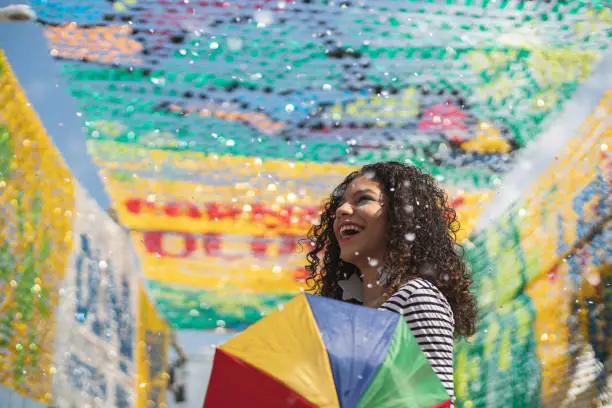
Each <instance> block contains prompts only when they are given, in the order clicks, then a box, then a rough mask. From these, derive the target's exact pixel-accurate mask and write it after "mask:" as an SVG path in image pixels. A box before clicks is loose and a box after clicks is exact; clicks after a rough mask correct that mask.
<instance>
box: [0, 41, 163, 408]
mask: <svg viewBox="0 0 612 408" xmlns="http://www.w3.org/2000/svg"><path fill="white" fill-rule="evenodd" d="M0 105H1V106H2V107H3V110H2V112H1V114H0V226H1V228H0V384H2V385H3V386H5V387H8V388H9V389H11V390H13V391H16V392H18V393H19V394H21V395H23V396H24V397H27V398H28V399H29V400H34V401H38V402H40V403H43V404H45V405H49V406H57V407H81V406H84V402H85V401H96V406H98V407H101V408H102V407H103V408H110V407H113V408H115V407H117V408H132V407H134V408H139V407H162V406H165V387H166V382H167V376H166V374H165V373H166V367H167V360H168V347H169V344H170V335H171V334H170V330H169V327H168V324H167V322H166V321H165V320H163V319H162V318H160V316H159V315H158V313H157V311H156V310H155V309H154V308H153V306H151V304H150V301H149V300H148V299H147V296H148V294H145V293H144V288H145V285H144V282H143V280H142V278H141V276H140V273H139V270H138V268H139V267H138V263H137V258H136V255H135V251H134V249H133V247H132V244H131V241H130V236H129V232H127V231H125V230H124V229H123V228H122V227H120V226H119V225H118V224H117V223H116V222H114V221H113V220H112V219H111V217H110V216H109V215H108V214H107V213H106V212H105V211H103V210H102V209H101V208H100V207H99V206H98V205H97V204H96V203H95V201H94V200H93V199H92V198H91V197H90V196H89V195H88V194H87V192H86V191H85V190H84V189H83V188H82V187H81V186H80V185H79V184H78V183H77V182H76V180H75V178H74V177H73V175H72V174H71V172H70V171H69V169H68V167H67V166H66V164H65V162H64V160H63V158H62V156H61V154H60V152H58V150H57V149H56V147H55V146H54V145H53V143H52V141H51V139H50V138H49V136H48V135H47V133H46V131H45V129H44V128H43V125H42V123H41V121H40V120H39V118H38V117H37V115H36V113H35V112H34V110H33V109H32V105H31V104H30V103H29V102H28V100H27V98H26V97H25V95H24V92H23V90H22V89H21V87H20V85H19V83H18V81H17V79H16V77H15V75H14V74H13V72H12V69H11V67H10V65H9V64H8V61H7V60H6V58H5V56H4V53H3V52H2V51H1V50H0ZM141 344H143V345H145V346H143V347H140V345H141ZM137 380H138V381H139V382H137Z"/></svg>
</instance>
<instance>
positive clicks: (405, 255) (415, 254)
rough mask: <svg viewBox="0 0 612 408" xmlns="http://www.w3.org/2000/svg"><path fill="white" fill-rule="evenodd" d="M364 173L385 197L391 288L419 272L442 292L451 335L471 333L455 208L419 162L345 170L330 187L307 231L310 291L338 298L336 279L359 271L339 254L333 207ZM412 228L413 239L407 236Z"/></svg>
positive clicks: (472, 317)
mask: <svg viewBox="0 0 612 408" xmlns="http://www.w3.org/2000/svg"><path fill="white" fill-rule="evenodd" d="M363 175H366V176H368V177H371V178H373V179H374V180H376V181H378V182H379V183H380V185H381V187H382V190H383V194H384V195H385V197H386V200H385V202H386V203H388V204H385V205H386V206H387V208H388V210H387V225H388V231H387V237H388V239H389V241H388V243H387V254H386V257H385V259H383V262H382V268H383V269H382V272H383V273H385V276H386V277H388V278H387V283H388V286H389V289H390V290H392V291H393V292H395V291H397V290H398V289H399V288H400V287H401V286H402V285H404V284H406V282H408V281H409V280H411V279H414V278H416V277H421V278H423V279H426V280H428V281H429V282H431V283H432V284H434V285H435V286H436V287H437V288H438V289H439V290H440V291H441V292H442V294H444V296H445V297H446V299H447V301H448V303H449V304H450V306H451V309H452V311H453V314H454V318H455V336H457V337H460V336H464V337H469V336H471V335H473V334H474V332H475V326H476V301H475V298H474V296H473V295H472V293H471V292H470V285H471V283H472V279H471V277H470V273H469V271H468V269H467V267H466V264H465V262H464V260H463V251H462V248H461V247H460V246H459V245H458V244H457V242H456V233H457V231H459V229H460V225H459V222H458V220H457V215H456V213H455V210H453V209H452V208H450V207H449V204H448V197H447V195H446V193H445V192H444V190H443V189H442V188H441V187H440V186H439V185H438V183H437V181H436V180H435V179H434V178H433V177H431V176H430V175H428V174H425V173H423V172H422V171H421V170H420V169H419V168H417V167H414V166H409V165H405V164H402V163H398V162H383V163H375V164H369V165H366V166H364V167H363V168H362V169H361V170H359V171H356V172H353V173H351V174H349V175H348V176H347V177H346V179H344V181H343V182H342V183H341V184H340V185H339V186H338V187H336V188H335V189H334V191H333V192H332V194H331V195H330V197H329V198H328V200H327V201H326V202H325V204H324V206H323V209H322V211H321V219H320V222H319V223H318V224H315V225H313V226H312V228H311V229H310V231H309V232H308V240H309V243H310V245H311V247H310V251H309V252H308V254H307V255H306V260H307V262H308V265H306V270H307V271H308V272H309V273H310V275H309V277H308V278H307V283H308V285H309V291H310V292H313V293H316V294H320V295H322V296H326V297H330V298H335V299H342V289H341V288H340V285H339V284H338V281H339V280H342V279H346V278H347V277H350V276H351V275H352V274H353V273H359V270H358V269H357V267H356V266H354V265H352V264H350V263H346V262H343V261H342V259H340V246H339V244H338V241H337V239H336V236H335V234H334V226H333V224H334V218H335V215H336V209H337V208H338V207H339V205H341V204H342V201H343V195H344V192H345V190H346V188H347V187H348V185H349V184H350V183H351V182H352V181H353V180H355V179H356V178H357V177H359V176H363ZM408 231H410V232H412V233H414V240H408V239H406V238H405V236H406V234H407V232H408Z"/></svg>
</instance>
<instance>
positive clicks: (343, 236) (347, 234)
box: [338, 223, 364, 241]
mask: <svg viewBox="0 0 612 408" xmlns="http://www.w3.org/2000/svg"><path fill="white" fill-rule="evenodd" d="M363 230H364V228H363V227H362V226H361V225H357V224H352V223H346V224H343V225H342V226H341V227H340V230H339V231H338V235H339V240H340V241H348V240H349V239H352V238H354V237H356V236H357V235H359V233H361V231H363Z"/></svg>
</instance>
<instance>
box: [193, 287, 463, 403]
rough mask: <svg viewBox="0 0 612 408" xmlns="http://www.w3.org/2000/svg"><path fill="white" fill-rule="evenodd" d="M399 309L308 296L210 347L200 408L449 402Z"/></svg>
mask: <svg viewBox="0 0 612 408" xmlns="http://www.w3.org/2000/svg"><path fill="white" fill-rule="evenodd" d="M450 405H451V400H450V396H449V395H448V393H447V392H446V390H445V389H444V387H443V386H442V383H441V382H440V380H439V379H438V377H437V376H436V374H435V372H434V371H433V369H432V368H431V365H430V364H429V361H428V360H427V357H426V356H425V354H423V352H422V351H421V349H420V348H419V345H418V343H417V341H416V339H415V338H414V336H413V335H412V333H411V331H410V328H409V327H408V325H407V324H406V323H405V322H404V321H403V319H402V317H401V316H400V315H399V314H395V313H391V312H388V311H383V310H376V309H370V308H366V307H363V306H358V305H353V304H349V303H345V302H340V301H337V300H333V299H328V298H323V297H320V296H312V295H304V294H303V295H299V296H297V297H295V298H293V299H292V300H290V301H289V302H288V303H287V304H286V305H285V306H284V307H283V308H282V310H278V311H275V312H273V313H271V314H270V315H268V316H267V317H266V318H264V319H262V320H260V321H259V322H257V323H255V324H254V325H252V326H250V327H249V328H248V329H246V330H245V331H244V332H242V333H240V334H239V335H237V336H236V337H234V338H232V339H231V340H229V341H228V342H226V343H225V344H223V345H221V346H220V347H219V348H217V351H216V354H215V359H214V362H213V369H212V374H211V379H210V383H209V386H208V392H207V395H206V399H205V401H204V408H217V407H249V406H252V407H264V406H265V407H343V408H344V407H380V408H385V407H413V408H421V407H422V408H425V407H436V408H442V407H450Z"/></svg>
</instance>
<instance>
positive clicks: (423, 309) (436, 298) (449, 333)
mask: <svg viewBox="0 0 612 408" xmlns="http://www.w3.org/2000/svg"><path fill="white" fill-rule="evenodd" d="M381 309H386V310H389V311H392V312H395V313H399V314H401V315H402V316H403V317H404V319H405V320H406V323H408V326H409V327H410V330H411V331H412V334H413V335H414V337H415V338H416V340H417V342H418V343H419V345H420V347H421V350H423V352H424V353H425V355H426V356H427V358H428V359H429V362H430V363H431V366H432V368H433V369H434V371H435V372H436V374H437V375H438V377H439V378H440V381H441V382H442V384H443V385H444V387H445V388H446V390H447V391H448V393H449V394H450V396H451V397H452V398H453V399H454V395H455V393H454V385H453V333H454V331H455V321H454V318H453V312H452V309H451V307H450V305H449V304H448V302H447V301H446V298H445V297H444V295H442V293H441V292H440V291H439V290H438V288H436V287H435V286H434V285H433V284H431V283H430V282H428V281H426V280H424V279H415V280H412V281H410V282H409V283H408V284H407V285H405V286H403V287H402V288H401V289H400V290H398V291H397V293H395V294H394V295H393V296H391V297H390V298H389V299H388V300H387V301H386V302H385V303H384V304H383V305H382V306H381Z"/></svg>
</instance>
